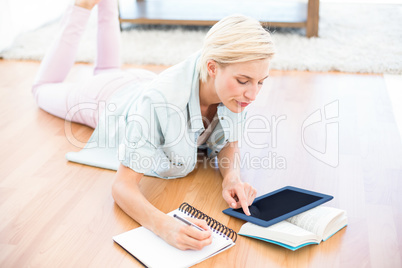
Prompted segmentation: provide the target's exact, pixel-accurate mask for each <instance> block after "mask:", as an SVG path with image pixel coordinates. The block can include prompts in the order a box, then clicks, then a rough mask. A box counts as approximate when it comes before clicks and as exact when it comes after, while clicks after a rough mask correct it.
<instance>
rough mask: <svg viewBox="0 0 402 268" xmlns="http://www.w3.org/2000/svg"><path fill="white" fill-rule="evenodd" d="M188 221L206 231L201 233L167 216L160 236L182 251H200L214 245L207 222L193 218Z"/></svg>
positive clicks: (159, 233)
mask: <svg viewBox="0 0 402 268" xmlns="http://www.w3.org/2000/svg"><path fill="white" fill-rule="evenodd" d="M187 220H189V221H191V222H192V223H194V224H196V225H198V226H200V227H201V228H202V229H204V230H205V231H200V230H198V229H197V228H194V227H192V226H189V225H186V224H184V223H182V222H180V221H178V220H176V219H174V218H173V217H170V216H167V215H166V218H165V219H164V220H163V223H162V225H161V229H160V230H159V232H158V235H159V236H160V237H161V238H162V239H163V240H165V241H166V242H167V243H169V244H170V245H172V246H174V247H176V248H178V249H181V250H188V249H194V250H200V249H202V248H203V247H205V246H207V245H209V244H211V243H212V231H211V230H210V228H209V226H208V225H207V223H206V221H205V220H199V219H193V218H187Z"/></svg>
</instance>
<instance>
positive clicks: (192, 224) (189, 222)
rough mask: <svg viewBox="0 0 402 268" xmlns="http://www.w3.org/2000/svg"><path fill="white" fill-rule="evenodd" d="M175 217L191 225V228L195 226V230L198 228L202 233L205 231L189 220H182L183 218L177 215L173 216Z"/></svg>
mask: <svg viewBox="0 0 402 268" xmlns="http://www.w3.org/2000/svg"><path fill="white" fill-rule="evenodd" d="M173 217H175V218H176V219H179V220H181V221H182V222H184V223H185V224H187V225H191V226H193V227H195V228H197V229H198V230H200V231H205V230H204V229H202V228H201V227H200V226H198V225H195V224H194V223H192V222H191V221H188V220H186V219H185V218H182V217H180V216H179V215H177V214H174V215H173Z"/></svg>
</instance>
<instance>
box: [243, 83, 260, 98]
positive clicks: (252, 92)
mask: <svg viewBox="0 0 402 268" xmlns="http://www.w3.org/2000/svg"><path fill="white" fill-rule="evenodd" d="M259 91H260V87H259V85H258V83H257V84H256V85H251V86H250V87H249V88H247V90H246V91H245V92H244V97H245V98H246V99H247V100H248V101H255V99H256V98H257V95H258V92H259Z"/></svg>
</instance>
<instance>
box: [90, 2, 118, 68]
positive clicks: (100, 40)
mask: <svg viewBox="0 0 402 268" xmlns="http://www.w3.org/2000/svg"><path fill="white" fill-rule="evenodd" d="M120 43H121V41H120V27H119V13H118V7H117V0H102V1H100V2H99V3H98V31H97V53H96V60H95V69H94V74H95V75H96V74H99V73H101V72H104V71H111V70H119V69H120Z"/></svg>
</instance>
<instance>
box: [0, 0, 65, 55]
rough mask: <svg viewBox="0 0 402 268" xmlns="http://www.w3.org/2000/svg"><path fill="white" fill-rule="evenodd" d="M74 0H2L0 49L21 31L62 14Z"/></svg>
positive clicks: (36, 26) (0, 0)
mask: <svg viewBox="0 0 402 268" xmlns="http://www.w3.org/2000/svg"><path fill="white" fill-rule="evenodd" d="M71 2H72V0H0V51H2V50H3V49H5V48H7V47H9V46H11V45H12V44H13V41H14V39H15V38H16V37H17V36H18V35H19V34H21V33H23V32H26V31H29V30H33V29H36V28H38V27H40V26H42V25H44V24H46V23H48V22H50V21H53V20H55V19H57V18H59V17H60V16H61V14H62V13H63V12H64V10H65V9H66V7H67V5H68V4H69V3H71Z"/></svg>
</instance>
